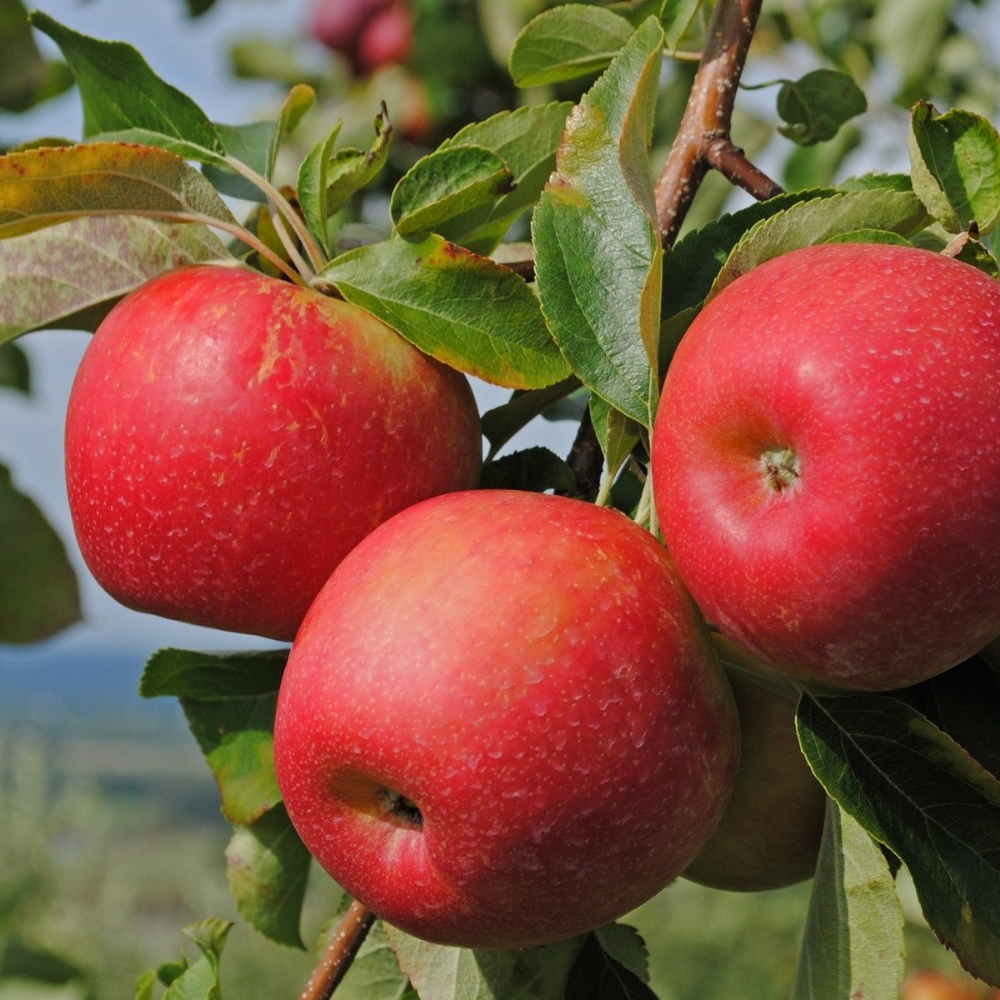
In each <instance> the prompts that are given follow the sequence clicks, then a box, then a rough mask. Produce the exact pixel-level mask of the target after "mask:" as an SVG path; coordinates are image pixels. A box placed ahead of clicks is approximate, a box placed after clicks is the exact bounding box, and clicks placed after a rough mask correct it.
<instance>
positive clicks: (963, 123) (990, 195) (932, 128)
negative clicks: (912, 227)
mask: <svg viewBox="0 0 1000 1000" xmlns="http://www.w3.org/2000/svg"><path fill="white" fill-rule="evenodd" d="M908 145H909V150H910V166H911V171H912V175H913V189H914V190H915V191H916V193H917V194H918V195H919V196H920V200H921V201H922V202H923V203H924V205H926V206H927V210H928V212H930V214H931V215H932V216H933V217H934V218H935V219H936V220H937V221H938V222H940V223H941V224H942V225H943V226H944V227H945V228H946V229H947V230H948V231H949V232H952V233H959V232H962V231H963V230H965V229H968V227H969V224H970V223H971V222H975V223H976V224H977V225H978V227H979V231H980V232H981V233H982V234H983V235H984V236H985V235H989V233H991V232H992V231H993V229H994V228H995V227H996V224H997V220H998V219H1000V135H998V133H997V130H996V129H995V128H994V127H993V125H992V124H991V123H990V122H989V121H988V120H987V119H986V118H984V117H983V116H982V115H977V114H974V113H973V112H971V111H962V110H958V109H956V110H954V111H948V112H946V113H945V114H943V115H939V114H938V113H937V111H936V110H935V108H934V107H933V105H930V104H928V103H927V102H926V101H920V102H918V103H917V104H916V105H914V107H913V111H912V113H911V116H910V135H909V140H908Z"/></svg>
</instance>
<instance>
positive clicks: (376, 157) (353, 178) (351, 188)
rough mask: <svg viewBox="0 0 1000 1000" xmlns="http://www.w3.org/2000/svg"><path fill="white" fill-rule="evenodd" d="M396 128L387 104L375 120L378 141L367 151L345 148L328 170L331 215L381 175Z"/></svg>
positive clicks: (374, 141) (328, 204) (329, 165)
mask: <svg viewBox="0 0 1000 1000" xmlns="http://www.w3.org/2000/svg"><path fill="white" fill-rule="evenodd" d="M391 140H392V126H391V125H390V124H389V113H388V111H387V110H386V106H385V105H384V104H383V105H382V109H381V111H380V112H379V114H378V115H377V116H376V118H375V139H374V140H373V141H372V144H371V146H370V147H369V148H368V149H367V150H360V149H341V150H338V151H337V152H336V153H334V155H333V157H332V158H331V159H330V162H329V163H328V164H327V167H326V183H327V192H326V199H327V208H326V210H327V216H328V217H329V216H330V215H332V214H333V213H334V212H339V211H340V209H342V208H343V207H344V206H345V205H346V204H347V203H348V202H349V201H350V200H351V198H352V197H354V194H355V192H357V191H360V190H361V188H363V187H365V186H366V185H367V184H370V183H371V182H372V181H373V180H374V179H375V178H376V177H377V176H378V175H379V173H380V172H381V170H382V168H383V167H384V166H385V162H386V160H387V159H388V156H389V143H390V141H391Z"/></svg>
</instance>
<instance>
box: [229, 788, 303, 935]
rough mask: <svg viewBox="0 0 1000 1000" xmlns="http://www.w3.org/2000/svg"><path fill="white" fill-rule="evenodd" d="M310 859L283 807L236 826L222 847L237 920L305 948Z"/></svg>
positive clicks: (262, 932) (265, 933) (264, 933)
mask: <svg viewBox="0 0 1000 1000" xmlns="http://www.w3.org/2000/svg"><path fill="white" fill-rule="evenodd" d="M310 860H311V859H310V855H309V852H308V850H306V847H305V845H304V844H303V843H302V841H301V840H300V839H299V835H298V834H297V833H296V832H295V828H294V827H293V826H292V824H291V821H290V820H289V818H288V814H287V813H286V812H285V809H284V807H283V806H276V807H275V808H274V809H272V810H270V811H269V812H268V813H266V814H265V815H264V816H262V817H261V818H260V819H259V820H257V821H256V822H255V823H253V824H252V825H250V826H237V828H236V830H235V831H234V832H233V836H232V839H231V840H230V841H229V846H228V847H227V848H226V877H227V879H228V880H229V890H230V892H231V893H232V896H233V898H234V899H235V900H236V905H237V906H238V907H239V911H240V915H241V916H242V917H243V918H244V919H245V920H246V921H247V923H249V924H250V925H251V926H252V927H253V928H254V929H256V930H257V931H259V932H260V933H261V934H263V935H264V936H265V937H267V938H270V939H271V940H272V941H276V942H277V943H278V944H285V945H290V946H292V947H295V948H301V947H303V945H302V938H301V936H300V933H299V923H300V920H301V916H302V901H303V898H304V897H305V890H306V880H307V877H308V874H309V865H310Z"/></svg>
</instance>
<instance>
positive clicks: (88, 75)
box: [31, 10, 223, 154]
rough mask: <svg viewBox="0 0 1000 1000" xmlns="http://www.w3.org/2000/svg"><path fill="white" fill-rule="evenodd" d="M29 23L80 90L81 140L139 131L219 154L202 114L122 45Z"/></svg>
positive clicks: (45, 21)
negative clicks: (52, 44)
mask: <svg viewBox="0 0 1000 1000" xmlns="http://www.w3.org/2000/svg"><path fill="white" fill-rule="evenodd" d="M31 23H32V25H33V26H34V27H36V28H37V29H38V30H39V31H42V32H44V33H45V34H46V35H48V36H49V37H50V38H51V39H52V40H53V41H54V42H55V43H56V44H57V45H58V46H59V48H60V49H61V50H62V53H63V56H64V58H65V59H66V62H67V63H69V66H70V68H71V69H72V70H73V75H74V77H75V78H76V82H77V86H78V87H79V89H80V97H81V99H82V101H83V128H84V135H87V136H95V135H99V134H100V133H107V132H123V131H126V130H128V129H143V130H146V131H148V132H151V133H156V134H158V135H163V136H166V137H169V138H172V139H175V140H178V141H180V142H182V143H185V144H189V145H191V146H197V147H200V148H203V149H205V150H208V151H212V152H215V153H218V154H221V153H222V152H223V147H222V143H221V141H220V139H219V135H218V133H217V132H216V130H215V127H214V126H213V125H212V123H211V122H210V121H209V120H208V118H207V116H206V115H205V113H204V112H203V111H202V110H201V109H200V108H199V107H198V105H197V104H195V102H194V101H193V100H191V98H190V97H188V96H187V95H186V94H184V93H182V92H181V91H179V90H178V89H177V88H176V87H173V86H171V85H170V84H168V83H166V82H164V81H163V80H161V79H160V78H159V77H158V76H157V75H156V74H155V73H154V72H153V71H152V69H150V67H149V64H148V63H147V62H146V60H145V59H143V57H142V56H141V55H140V54H139V53H138V52H137V51H136V50H135V49H134V48H133V47H132V46H131V45H126V44H125V43H124V42H105V41H100V40H98V39H95V38H90V37H88V36H87V35H82V34H80V33H79V32H76V31H73V30H72V29H71V28H68V27H66V25H64V24H60V23H59V22H58V21H56V20H55V19H54V18H52V17H49V15H48V14H44V13H42V12H41V11H37V10H36V11H33V12H32V13H31Z"/></svg>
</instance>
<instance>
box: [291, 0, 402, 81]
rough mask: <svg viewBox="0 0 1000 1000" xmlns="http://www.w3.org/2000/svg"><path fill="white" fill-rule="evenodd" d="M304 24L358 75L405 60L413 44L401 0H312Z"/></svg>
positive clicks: (314, 36)
mask: <svg viewBox="0 0 1000 1000" xmlns="http://www.w3.org/2000/svg"><path fill="white" fill-rule="evenodd" d="M308 26H309V33H310V34H311V35H312V36H313V38H315V39H317V40H318V41H320V42H322V43H323V44H324V45H325V46H326V47H327V48H328V49H331V50H332V51H334V52H339V53H340V54H341V55H342V56H344V57H346V58H347V59H348V60H349V61H350V63H351V66H352V67H353V68H354V70H355V72H357V73H362V74H369V73H373V72H374V71H375V70H377V69H378V68H379V67H381V66H394V65H398V64H400V63H404V62H406V60H407V59H408V58H409V55H410V50H411V48H412V46H413V14H412V12H411V11H410V8H409V5H408V4H407V3H406V2H404V0H316V2H314V3H313V5H312V7H311V9H310V11H309V22H308Z"/></svg>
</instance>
